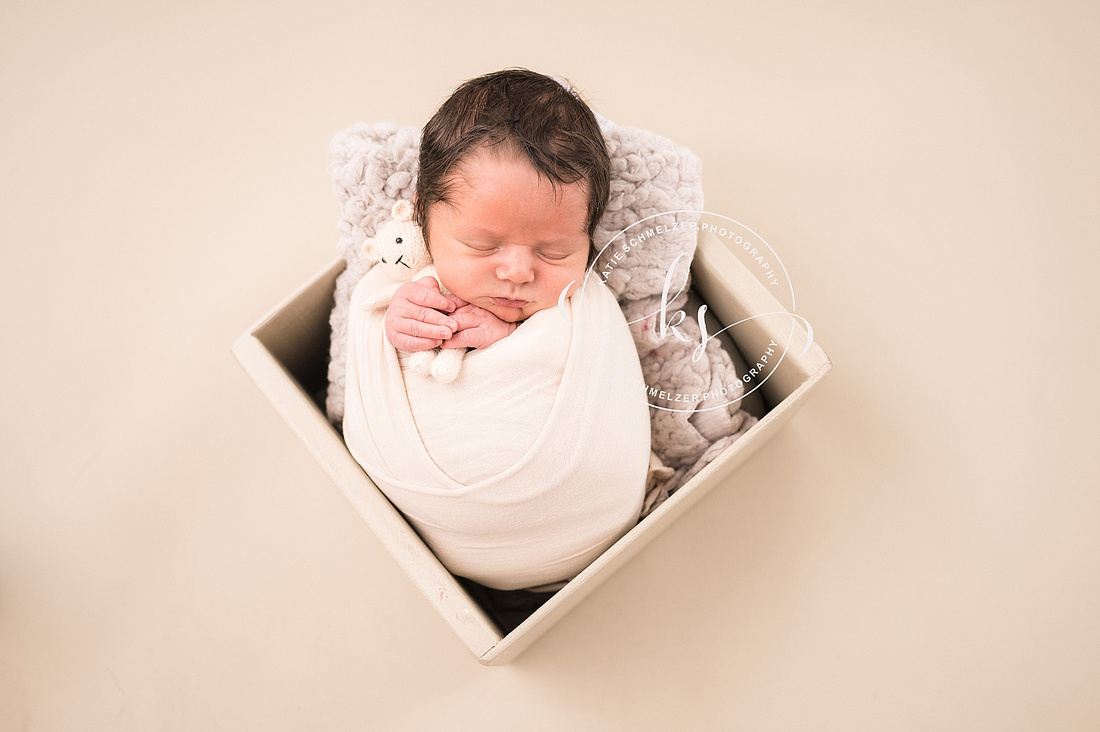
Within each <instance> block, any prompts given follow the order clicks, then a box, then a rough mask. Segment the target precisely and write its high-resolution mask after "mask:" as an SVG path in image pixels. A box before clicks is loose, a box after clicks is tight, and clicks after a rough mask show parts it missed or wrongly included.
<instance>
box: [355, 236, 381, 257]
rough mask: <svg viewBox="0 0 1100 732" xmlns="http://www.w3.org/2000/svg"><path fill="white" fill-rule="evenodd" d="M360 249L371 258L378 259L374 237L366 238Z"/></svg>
mask: <svg viewBox="0 0 1100 732" xmlns="http://www.w3.org/2000/svg"><path fill="white" fill-rule="evenodd" d="M359 251H361V252H363V255H364V256H365V257H366V258H367V259H370V260H372V261H373V260H374V259H377V257H375V256H374V239H365V240H364V241H363V243H362V244H360V245H359Z"/></svg>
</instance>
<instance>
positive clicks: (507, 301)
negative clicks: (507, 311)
mask: <svg viewBox="0 0 1100 732" xmlns="http://www.w3.org/2000/svg"><path fill="white" fill-rule="evenodd" d="M492 300H493V302H494V303H496V304H497V305H501V306H503V307H506V308H521V307H523V306H524V305H526V304H527V303H528V302H529V301H528V300H513V299H511V298H508V297H494V298H492Z"/></svg>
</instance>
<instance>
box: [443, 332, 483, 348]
mask: <svg viewBox="0 0 1100 732" xmlns="http://www.w3.org/2000/svg"><path fill="white" fill-rule="evenodd" d="M484 343H485V332H484V331H482V329H480V328H467V329H465V330H460V331H458V332H457V333H455V334H454V337H452V338H447V339H445V340H444V341H443V343H442V346H443V347H444V348H481V347H483V345H484Z"/></svg>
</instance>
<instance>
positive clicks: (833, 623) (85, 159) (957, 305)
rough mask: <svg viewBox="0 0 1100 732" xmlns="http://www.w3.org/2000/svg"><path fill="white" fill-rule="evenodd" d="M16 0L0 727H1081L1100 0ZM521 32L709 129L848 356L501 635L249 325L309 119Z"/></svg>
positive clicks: (513, 55) (1097, 631)
mask: <svg viewBox="0 0 1100 732" xmlns="http://www.w3.org/2000/svg"><path fill="white" fill-rule="evenodd" d="M174 5H175V7H173V6H172V5H171V4H169V3H133V4H126V3H120V2H113V3H112V2H103V3H78V2H71V3H67V4H56V3H13V2H4V3H2V4H0V161H2V162H0V237H2V238H0V246H2V249H0V252H2V262H0V288H2V290H0V298H2V313H0V318H2V326H3V327H2V331H0V332H2V334H3V338H4V358H3V376H4V379H3V387H2V389H0V398H2V402H0V405H2V410H3V459H2V461H0V728H2V729H4V730H9V729H11V730H20V729H26V730H51V731H52V730H176V729H179V730H243V729H263V730H292V729H294V730H330V729H331V730H351V729H364V730H368V729H369V730H481V729H484V730H505V729H507V730H563V729H570V730H573V729H579V730H666V729H689V730H726V729H747V730H772V729H774V730H852V729H868V730H879V729H891V730H1035V729H1058V730H1095V729H1098V728H1100V701H1098V699H1100V694H1098V693H1097V692H1098V691H1100V688H1098V687H1100V627H1098V623H1100V620H1098V619H1100V541H1098V537H1097V527H1098V526H1100V496H1098V494H1097V487H1098V483H1100V464H1098V458H1097V455H1098V450H1097V445H1098V444H1100V427H1098V422H1097V402H1098V397H1100V389H1098V387H1097V380H1096V371H1097V366H1098V365H1100V358H1098V356H1100V349H1098V347H1097V344H1096V340H1095V338H1096V334H1097V319H1096V316H1097V315H1100V308H1098V307H1097V304H1096V303H1097V299H1096V291H1097V280H1098V278H1100V254H1098V244H1100V217H1098V214H1097V201H1100V132H1098V130H1100V84H1097V78H1098V75H1100V74H1098V72H1100V51H1098V48H1100V46H1098V45H1097V43H1096V38H1097V37H1098V36H1100V10H1098V9H1097V6H1096V4H1095V3H1058V4H1051V3H1040V2H1035V3H1030V4H1025V3H1014V4H1011V5H1008V4H996V3H990V4H986V5H985V6H983V7H978V6H977V5H976V4H975V5H974V6H973V7H970V8H959V7H957V3H920V4H919V5H920V7H919V8H904V9H902V8H895V7H892V6H893V5H894V4H882V3H876V2H865V3H856V2H846V3H839V4H838V3H820V4H815V5H808V4H802V3H793V4H788V3H769V4H755V3H753V4H747V3H733V4H725V5H727V7H725V8H719V3H711V2H691V1H689V2H678V3H675V4H674V5H672V6H671V7H666V6H665V4H663V3H657V2H630V3H627V2H619V3H592V2H559V3H556V4H555V5H554V7H553V8H536V7H535V6H533V5H527V4H520V3H515V4H503V3H491V2H468V3H465V4H462V5H444V4H442V3H439V4H429V5H425V4H409V6H408V7H404V8H402V9H397V8H399V7H400V6H401V5H403V4H402V3H397V2H390V3H385V4H371V3H363V2H347V3H329V4H315V3H305V2H302V3H293V2H282V3H259V2H257V3H234V4H226V3H223V2H201V3H176V4H174ZM512 65H521V66H528V67H531V68H534V69H537V70H541V71H544V72H548V73H553V74H559V75H562V76H565V77H567V78H569V79H571V80H572V81H573V82H574V84H575V85H576V86H578V87H579V88H581V89H583V90H584V91H585V92H586V94H587V97H588V98H589V99H590V100H591V101H592V104H593V106H594V107H595V108H596V109H598V110H599V111H601V112H603V113H604V114H606V115H608V116H609V117H611V118H612V119H614V120H616V121H618V122H620V123H623V124H629V125H634V126H640V127H645V128H648V129H651V130H654V131H656V132H658V133H661V134H664V135H666V136H669V137H671V138H673V139H675V140H677V141H679V142H680V143H682V144H685V145H687V146H689V147H690V148H692V149H693V150H694V151H695V152H696V153H697V154H698V155H699V156H700V157H701V158H702V161H703V165H704V169H705V183H706V193H707V208H708V209H709V210H712V211H716V212H719V213H722V214H725V215H728V216H732V217H734V218H736V219H738V220H740V221H743V222H745V223H747V224H749V225H750V226H752V227H753V228H754V229H756V231H758V232H759V233H760V234H761V235H763V236H764V237H765V238H766V239H767V240H768V241H769V242H770V243H771V244H772V246H774V247H775V248H776V249H777V250H778V251H779V252H780V254H781V255H782V257H783V258H784V261H785V263H786V265H787V267H788V269H789V271H790V273H791V276H792V278H793V280H794V282H795V286H796V291H797V296H798V312H800V313H801V314H802V315H804V316H805V317H806V318H808V319H809V321H810V322H811V323H812V324H813V326H814V328H815V332H816V335H817V339H818V341H819V342H820V343H821V344H822V346H823V347H824V348H825V350H826V351H827V352H828V354H829V355H830V356H831V358H832V359H833V361H834V364H835V368H834V372H833V374H832V375H831V377H830V378H829V380H828V381H827V382H826V384H825V385H824V387H823V388H822V389H821V391H820V392H819V393H818V394H817V395H816V396H815V398H814V399H813V400H812V402H811V403H810V404H808V405H807V406H806V408H805V410H804V411H803V412H801V413H800V414H799V416H798V417H797V418H796V419H795V421H794V422H793V423H792V425H791V426H790V428H789V429H787V430H786V431H785V432H784V433H782V434H781V435H780V436H779V437H778V438H776V439H775V440H774V441H772V442H771V443H769V444H768V445H767V446H766V447H765V448H764V449H763V450H762V451H761V452H759V453H758V454H757V455H756V456H755V457H753V458H752V459H751V460H750V461H749V463H748V464H747V465H745V466H744V468H743V469H741V470H740V471H738V472H737V474H736V475H735V477H734V478H733V479H732V480H730V481H729V484H728V485H727V486H724V487H723V488H721V489H718V490H716V491H714V492H713V493H712V494H710V496H709V497H708V498H706V499H705V500H704V501H703V503H702V504H700V505H699V506H698V507H697V508H696V509H695V510H694V511H693V512H692V513H691V514H690V515H689V516H688V517H687V518H684V519H682V520H681V521H679V522H678V523H677V524H676V525H674V526H673V527H672V528H670V529H669V530H668V531H667V532H666V533H664V534H663V535H662V536H661V537H660V538H659V539H658V540H657V541H655V542H654V543H653V544H652V545H650V547H649V548H647V549H646V550H645V551H644V552H643V553H642V554H641V555H640V556H639V557H638V558H637V559H635V560H634V561H633V562H632V563H631V564H630V565H629V566H628V567H627V568H625V569H624V570H622V571H620V572H619V573H618V574H616V575H615V576H614V577H613V578H612V579H611V580H610V581H609V582H608V583H607V584H605V585H604V586H603V587H601V588H600V589H599V590H598V591H597V592H596V593H595V594H594V595H593V596H591V597H590V598H589V599H588V600H586V601H585V603H584V604H583V605H582V606H581V607H579V608H578V609H576V610H575V611H573V612H572V613H571V614H570V615H569V616H568V617H566V618H565V619H564V620H563V621H562V622H560V623H559V624H558V625H557V626H555V627H554V628H553V629H552V630H551V631H550V632H549V633H548V634H547V635H546V636H544V637H543V638H542V639H541V640H540V641H538V642H537V643H536V644H535V645H534V646H533V647H532V648H531V649H530V650H529V651H528V652H527V653H526V655H524V656H523V657H521V659H520V660H519V661H518V662H517V663H515V664H514V665H512V666H508V667H503V668H483V667H481V666H479V665H478V664H477V663H476V662H475V661H474V660H473V659H472V658H471V657H470V656H469V655H468V654H467V652H466V650H465V649H464V648H463V647H462V646H461V645H460V644H459V642H458V640H457V639H456V638H455V637H454V636H453V635H452V633H451V631H450V630H449V629H448V628H447V627H446V626H445V625H444V624H443V622H442V621H441V620H440V619H439V618H438V617H437V616H436V615H435V614H434V611H433V610H432V609H431V608H430V607H429V605H428V603H426V602H425V601H424V599H423V598H422V597H421V596H420V595H419V593H418V592H417V591H416V590H415V588H414V587H413V586H412V585H411V584H410V582H409V581H408V580H407V579H406V578H405V577H404V575H403V574H402V573H401V572H400V571H399V570H398V569H397V568H396V566H395V564H394V562H393V561H392V560H391V559H390V557H389V555H388V554H387V553H386V552H385V550H384V549H383V548H382V547H381V545H380V544H379V543H378V542H377V541H376V540H375V538H374V537H373V536H372V535H371V534H370V533H369V532H368V531H367V530H366V528H365V527H364V525H363V524H362V522H361V521H360V520H359V519H358V518H357V516H356V514H355V513H354V511H353V510H352V508H351V507H350V506H349V505H348V504H347V503H346V501H345V500H344V498H343V497H342V496H341V495H340V493H339V492H338V491H337V490H336V489H335V488H334V487H333V486H332V485H331V484H330V483H329V482H328V480H327V479H326V478H325V476H324V475H323V473H322V472H321V470H320V469H319V468H318V467H317V466H316V465H315V463H314V462H313V460H312V459H311V458H310V456H309V455H308V454H307V453H306V451H305V449H304V448H302V447H301V446H300V445H299V444H298V443H297V442H296V440H295V439H294V438H293V436H292V435H291V433H290V431H289V430H288V429H287V428H286V427H285V426H284V424H283V423H282V422H281V421H280V419H279V418H278V417H277V416H276V414H275V412H274V411H273V410H272V409H271V408H270V407H269V405H268V404H267V403H266V402H265V401H264V399H263V397H262V396H261V395H260V393H259V392H258V391H257V390H256V388H255V387H254V386H253V385H252V383H251V382H250V381H249V380H248V378H247V377H246V376H245V374H244V373H243V372H242V371H241V369H240V368H239V367H238V365H237V364H236V363H235V362H234V360H233V359H232V357H231V356H230V353H229V345H230V343H231V342H232V340H233V339H234V338H235V337H236V336H237V335H238V334H239V333H241V332H243V331H244V330H245V329H246V328H247V327H248V326H250V325H251V323H252V322H253V321H254V320H255V319H257V318H258V317H259V316H260V315H262V314H263V313H264V312H266V311H267V310H269V309H270V308H271V307H272V306H274V305H275V304H276V303H277V302H278V301H279V300H280V299H281V298H282V297H283V296H284V295H286V294H288V293H289V292H290V291H291V290H292V289H293V288H294V287H296V286H297V285H298V284H299V283H301V282H303V281H304V280H305V279H306V278H307V277H309V276H310V275H312V274H313V273H314V272H315V271H316V270H318V269H319V268H321V267H322V266H323V265H324V264H325V263H326V262H328V261H329V259H330V258H331V257H332V256H333V254H334V248H335V243H336V239H337V231H336V228H335V220H336V207H335V203H334V199H333V197H332V193H331V190H330V181H329V178H328V175H327V173H326V170H325V168H326V165H327V164H328V160H329V158H328V150H327V147H328V141H329V139H330V138H331V137H332V135H333V134H334V133H335V132H337V131H338V130H340V129H342V128H344V127H347V126H349V125H351V124H353V123H355V122H357V121H378V120H384V119H388V120H393V121H396V122H400V123H404V124H417V125H419V124H422V123H423V122H424V121H425V120H426V118H427V116H428V115H429V114H430V113H431V111H432V110H433V109H434V108H435V106H436V105H437V104H438V103H439V102H440V101H441V100H442V99H443V98H444V97H445V96H446V95H447V94H448V93H449V91H450V90H451V89H452V88H453V87H454V86H455V85H456V84H457V83H459V82H460V81H462V80H464V79H466V78H468V77H470V76H473V75H477V74H480V73H483V72H486V71H490V70H494V69H496V68H500V67H504V66H512Z"/></svg>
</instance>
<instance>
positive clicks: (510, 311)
mask: <svg viewBox="0 0 1100 732" xmlns="http://www.w3.org/2000/svg"><path fill="white" fill-rule="evenodd" d="M475 304H477V303H475ZM481 307H483V308H485V309H486V310H488V311H489V312H490V313H492V314H493V315H495V316H497V317H498V318H500V319H501V320H503V321H504V322H506V323H518V322H520V321H521V320H527V318H529V317H531V316H532V315H534V314H535V313H537V312H538V311H539V310H542V309H543V308H541V307H539V306H538V305H536V304H535V303H533V302H529V303H527V304H526V305H524V306H523V307H521V308H517V307H511V306H509V305H498V304H497V303H495V302H493V301H492V300H489V301H488V303H486V304H482V305H481Z"/></svg>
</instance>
